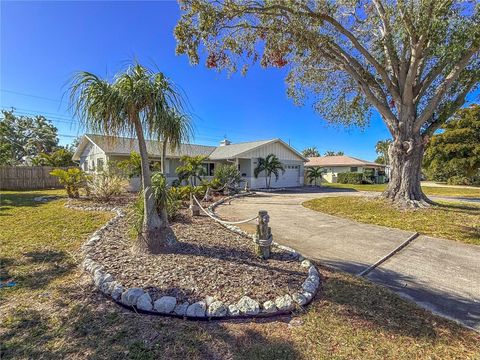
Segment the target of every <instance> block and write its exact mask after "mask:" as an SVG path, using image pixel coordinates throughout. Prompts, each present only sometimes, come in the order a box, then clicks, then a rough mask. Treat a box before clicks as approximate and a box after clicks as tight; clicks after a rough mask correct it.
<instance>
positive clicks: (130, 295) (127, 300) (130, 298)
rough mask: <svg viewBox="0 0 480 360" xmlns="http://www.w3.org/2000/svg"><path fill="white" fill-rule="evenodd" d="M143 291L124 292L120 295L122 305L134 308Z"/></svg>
mask: <svg viewBox="0 0 480 360" xmlns="http://www.w3.org/2000/svg"><path fill="white" fill-rule="evenodd" d="M144 293H145V291H144V290H143V289H141V288H131V289H128V290H127V291H125V292H124V293H123V294H122V298H121V299H122V300H121V301H122V304H124V305H127V306H135V305H137V300H138V298H139V297H140V296H142V295H143V294H144Z"/></svg>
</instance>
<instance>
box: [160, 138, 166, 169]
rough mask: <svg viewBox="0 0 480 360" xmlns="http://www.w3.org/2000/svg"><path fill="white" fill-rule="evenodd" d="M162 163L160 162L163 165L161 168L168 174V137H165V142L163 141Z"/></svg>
mask: <svg viewBox="0 0 480 360" xmlns="http://www.w3.org/2000/svg"><path fill="white" fill-rule="evenodd" d="M161 161H162V163H161V164H160V166H161V170H162V174H163V175H165V176H167V175H166V174H165V169H166V167H165V162H166V161H167V140H166V139H163V143H162V160H161Z"/></svg>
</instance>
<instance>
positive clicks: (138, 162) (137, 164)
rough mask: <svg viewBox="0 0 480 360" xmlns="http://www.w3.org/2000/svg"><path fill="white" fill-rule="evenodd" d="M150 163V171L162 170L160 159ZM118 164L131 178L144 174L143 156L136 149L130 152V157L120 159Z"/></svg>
mask: <svg viewBox="0 0 480 360" xmlns="http://www.w3.org/2000/svg"><path fill="white" fill-rule="evenodd" d="M149 165H150V166H149V168H150V171H160V169H161V165H160V162H158V161H150V163H149ZM116 166H117V167H118V169H120V170H121V171H122V172H123V173H124V174H125V176H127V177H129V178H132V177H141V176H142V158H141V157H140V154H139V153H137V152H135V151H132V152H131V153H130V157H129V158H128V159H126V160H122V161H118V162H117V163H116Z"/></svg>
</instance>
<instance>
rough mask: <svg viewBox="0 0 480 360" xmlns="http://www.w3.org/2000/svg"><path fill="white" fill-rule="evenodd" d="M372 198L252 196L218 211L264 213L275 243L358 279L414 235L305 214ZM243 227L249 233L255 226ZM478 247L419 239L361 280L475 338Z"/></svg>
mask: <svg viewBox="0 0 480 360" xmlns="http://www.w3.org/2000/svg"><path fill="white" fill-rule="evenodd" d="M338 195H351V196H373V195H374V194H372V193H367V192H348V191H341V192H339V191H336V190H335V191H332V190H326V189H324V190H321V191H307V190H304V189H302V190H299V191H291V192H284V193H270V194H267V193H258V194H257V195H255V196H249V197H244V198H239V199H235V200H233V201H232V202H231V203H230V204H224V205H221V206H219V207H218V208H217V213H218V214H219V215H220V216H221V217H222V218H224V219H228V220H241V219H245V218H248V217H251V216H252V215H254V214H255V213H257V212H258V210H267V211H268V213H269V214H270V225H271V227H272V233H273V237H274V240H275V241H277V242H279V243H281V244H284V245H288V246H290V247H292V248H294V249H296V250H298V251H299V252H301V253H303V254H305V255H306V256H308V257H310V258H311V259H314V260H318V261H320V262H321V263H322V264H325V265H328V266H330V267H334V268H336V269H340V270H343V271H347V272H350V273H353V274H358V273H359V272H360V271H362V270H363V269H365V268H367V267H368V266H370V265H372V264H373V263H375V262H376V261H377V260H379V259H380V258H382V257H383V256H385V255H387V254H388V253H389V252H390V251H391V250H393V249H395V248H396V247H397V246H398V245H400V244H401V243H402V242H403V241H405V240H406V239H407V238H408V237H409V236H410V235H412V234H413V233H412V232H408V231H403V230H398V229H392V228H387V227H382V226H376V225H369V224H361V223H357V222H355V221H352V220H348V219H343V218H339V217H335V216H331V215H327V214H324V213H320V212H317V211H313V210H310V209H307V208H305V207H303V206H302V205H301V204H302V202H304V201H306V200H309V199H314V198H319V197H323V196H338ZM242 228H243V229H244V230H246V231H248V232H252V233H253V232H254V229H255V225H254V224H244V225H242ZM479 274H480V246H475V245H466V244H462V243H459V242H455V241H450V240H444V239H438V238H432V237H428V236H419V237H418V238H417V239H415V240H414V241H413V242H412V243H410V244H409V245H408V246H407V247H406V248H404V249H403V250H402V251H400V252H399V253H397V254H396V255H395V256H393V257H392V258H390V259H389V260H387V261H386V262H384V263H383V264H382V265H381V266H379V267H377V268H376V269H374V270H373V271H372V272H370V273H369V274H368V275H367V276H366V277H367V278H368V279H369V280H371V281H374V282H377V283H379V284H382V285H385V286H387V287H389V288H390V289H392V290H393V291H395V292H397V293H398V294H399V295H401V296H403V297H406V298H408V299H411V300H413V301H415V302H416V303H417V304H418V305H420V306H422V307H424V308H427V309H429V310H431V311H433V312H435V313H438V314H440V315H442V316H445V317H448V318H451V319H453V320H455V321H458V322H460V323H462V324H463V325H465V326H468V327H471V328H474V329H476V330H477V331H480V276H479Z"/></svg>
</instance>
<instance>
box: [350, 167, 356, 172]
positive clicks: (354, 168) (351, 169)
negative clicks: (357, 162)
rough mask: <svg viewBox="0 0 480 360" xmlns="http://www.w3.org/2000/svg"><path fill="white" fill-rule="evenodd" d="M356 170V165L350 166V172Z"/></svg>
mask: <svg viewBox="0 0 480 360" xmlns="http://www.w3.org/2000/svg"><path fill="white" fill-rule="evenodd" d="M357 171H358V167H356V166H354V167H351V168H350V172H357Z"/></svg>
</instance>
